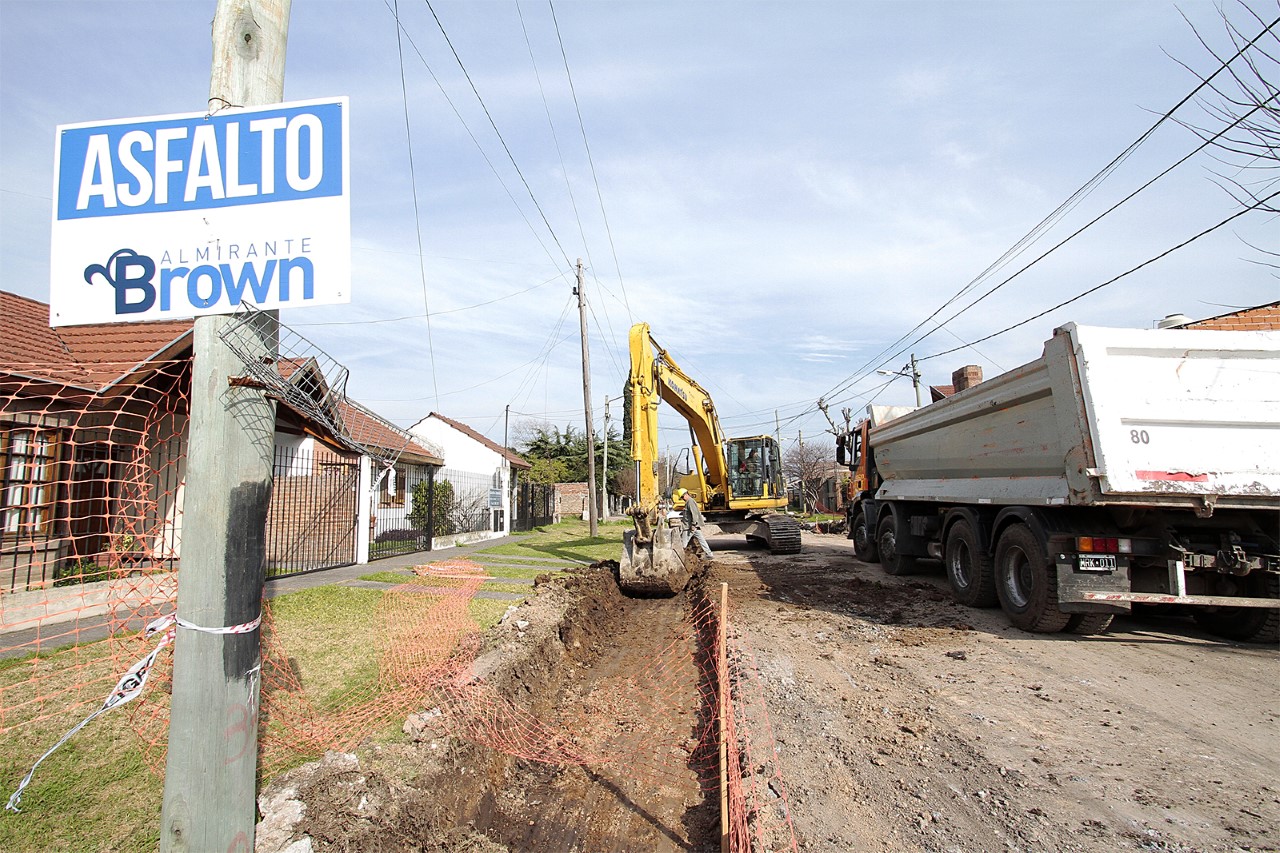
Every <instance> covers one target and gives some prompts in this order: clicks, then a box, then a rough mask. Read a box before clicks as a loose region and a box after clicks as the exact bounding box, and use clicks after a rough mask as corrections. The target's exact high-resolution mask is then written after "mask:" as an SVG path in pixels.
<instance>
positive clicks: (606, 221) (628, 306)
mask: <svg viewBox="0 0 1280 853" xmlns="http://www.w3.org/2000/svg"><path fill="white" fill-rule="evenodd" d="M547 6H548V8H550V9H551V21H552V23H553V24H554V25H555V28H556V41H558V42H559V43H560V56H561V58H562V59H563V60H564V76H565V77H566V78H567V79H568V81H569V94H570V95H572V96H573V109H574V111H575V112H576V113H577V116H578V130H579V131H580V132H581V134H582V147H583V148H585V149H586V152H587V163H588V165H590V167H591V180H592V182H593V183H594V184H595V187H596V199H597V201H598V202H599V203H600V218H601V219H603V220H604V231H605V234H606V235H608V237H609V251H610V252H612V253H613V266H614V269H615V270H616V271H617V273H618V286H619V287H620V288H622V304H623V306H624V307H625V308H626V309H627V323H628V324H633V323H635V318H634V316H633V315H632V313H631V302H630V300H628V299H627V285H626V282H625V281H624V280H623V278H622V265H621V264H620V263H619V262H618V248H617V246H616V245H615V244H614V242H613V229H611V228H610V227H609V214H608V213H606V212H605V209H604V194H603V193H602V192H601V191H600V178H599V177H598V176H597V175H596V161H595V158H594V157H592V156H591V145H590V143H588V142H587V127H586V124H585V123H584V122H583V120H582V107H581V105H579V103H578V90H577V89H576V88H574V85H573V74H572V73H571V72H570V71H569V55H568V53H566V51H565V48H564V38H563V36H562V35H561V34H560V21H559V19H558V18H557V17H556V7H555V4H554V3H553V2H552V0H547Z"/></svg>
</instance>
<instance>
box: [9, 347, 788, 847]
mask: <svg viewBox="0 0 1280 853" xmlns="http://www.w3.org/2000/svg"><path fill="white" fill-rule="evenodd" d="M188 400H189V362H188V361H187V360H186V359H178V360H173V361H149V362H142V363H138V362H128V363H120V364H107V363H103V362H96V363H95V364H94V365H93V366H92V369H91V370H90V369H87V368H76V367H67V366H66V365H40V364H28V365H21V366H17V367H15V366H13V365H10V366H9V367H8V368H7V372H4V371H0V465H2V466H3V468H2V469H0V471H2V473H3V480H2V481H0V532H2V533H3V539H2V541H0V743H3V746H4V749H3V752H4V754H5V758H4V761H3V764H0V767H2V768H3V778H0V784H3V785H4V787H5V788H6V789H7V790H9V791H12V790H13V787H14V786H15V785H16V783H17V781H18V778H19V777H20V776H21V775H22V773H23V772H25V771H26V770H27V769H29V768H30V767H31V765H32V763H33V762H34V761H35V760H36V759H38V758H40V756H41V755H42V754H44V753H45V751H46V750H48V749H49V747H50V746H52V745H53V744H54V743H55V742H56V741H57V740H58V738H59V737H60V736H61V735H63V734H65V733H66V732H67V731H69V730H70V729H71V728H72V727H73V726H74V725H75V724H77V723H78V722H80V721H82V720H84V719H85V717H86V716H87V715H88V714H90V713H91V712H93V711H95V710H97V709H99V708H101V707H102V705H103V702H104V699H106V697H107V696H108V695H109V694H110V693H111V692H112V690H113V689H114V688H115V687H116V685H117V683H118V681H119V680H120V678H121V676H122V674H124V673H125V672H126V671H127V670H128V669H129V668H130V667H131V666H132V665H134V664H135V663H136V662H138V661H139V660H140V659H142V658H144V657H145V656H146V655H148V653H150V652H151V651H153V650H154V649H155V648H156V647H157V645H158V643H160V642H161V638H160V637H156V636H151V637H148V636H145V635H144V633H143V629H144V628H145V626H146V625H147V624H149V623H151V622H152V621H153V620H156V619H157V618H159V617H161V616H167V615H171V614H173V612H174V609H175V602H176V594H177V577H178V568H179V566H180V563H181V555H182V527H183V511H182V502H183V493H184V485H185V482H184V481H185V474H186V469H185V459H186V443H187V440H188V439H187V436H188V433H187V413H188ZM192 523H194V522H192ZM486 578H487V575H485V574H484V572H483V571H482V570H481V569H480V568H479V567H478V566H476V565H475V564H473V563H468V562H466V561H458V560H454V561H447V562H443V563H436V564H434V565H432V566H427V567H423V568H420V569H418V570H417V575H416V576H415V577H412V578H410V579H408V581H407V582H405V583H402V584H398V585H396V586H394V587H390V588H388V587H386V586H385V585H383V586H379V587H377V588H369V589H361V588H359V587H348V586H344V587H331V588H328V589H331V590H334V589H336V590H339V592H338V593H337V594H335V596H334V597H333V598H332V600H329V599H325V600H323V601H317V600H311V599H306V598H303V600H302V603H301V604H297V605H291V604H289V603H288V602H284V601H281V602H279V603H278V604H274V603H273V604H272V605H270V606H267V607H266V608H265V615H264V620H263V623H262V625H263V627H262V638H263V646H262V648H263V652H262V669H261V684H262V690H261V710H262V715H261V717H262V723H261V728H260V739H259V749H260V768H261V774H262V776H263V777H264V778H265V777H269V776H270V775H272V774H274V773H275V772H277V771H278V770H280V769H282V768H284V767H286V766H289V765H291V764H296V763H297V762H298V761H299V760H300V759H301V758H302V757H305V756H312V755H317V754H319V753H321V752H322V751H324V750H326V749H342V750H350V749H352V748H353V747H355V746H356V745H357V744H359V743H361V742H362V741H364V740H366V739H367V738H369V737H370V736H374V735H378V734H380V733H386V732H390V731H394V730H398V729H399V728H400V727H401V726H402V725H404V722H405V720H406V718H409V717H411V716H412V717H413V718H414V719H416V720H417V722H418V724H419V725H425V726H428V727H431V728H433V729H438V730H439V731H441V732H445V733H449V734H453V735H455V736H458V737H461V738H464V739H467V740H469V741H472V742H475V743H478V744H481V745H484V746H487V747H490V748H492V749H494V750H496V751H498V752H501V753H504V754H507V755H511V756H515V757H518V758H521V759H526V760H531V761H537V762H543V763H546V764H554V765H563V766H583V767H587V768H589V769H590V771H591V772H592V773H593V774H597V775H598V777H599V778H600V779H601V780H603V783H604V784H606V785H608V786H610V787H611V788H613V789H615V790H617V791H619V792H621V794H622V795H623V796H628V797H631V796H634V797H637V798H638V797H640V796H641V794H643V793H646V792H651V791H658V792H660V793H662V794H663V795H664V796H666V797H667V798H668V800H669V801H670V802H671V803H673V804H675V806H677V807H682V805H683V803H684V802H686V801H687V800H688V798H689V797H690V796H692V797H693V798H694V799H696V798H697V797H699V796H702V797H707V798H712V799H714V797H715V796H716V794H717V793H718V789H719V773H718V760H717V757H718V753H717V743H718V742H717V738H718V736H719V732H718V731H717V729H718V725H717V714H718V708H717V706H716V703H717V684H718V680H719V678H720V677H721V674H720V673H718V672H717V671H716V649H715V637H716V628H717V620H718V619H719V615H718V613H717V612H716V610H715V608H713V607H712V606H711V605H710V604H709V603H708V602H706V601H702V600H698V601H695V602H694V603H693V604H691V605H689V607H688V608H687V609H686V610H684V611H682V612H674V611H671V608H669V607H668V608H667V609H666V610H665V611H664V610H663V609H662V607H663V605H661V604H660V603H653V602H641V603H638V604H636V605H635V606H637V607H641V608H646V607H652V608H653V612H652V613H650V614H648V615H646V614H644V613H642V614H641V616H640V617H639V621H638V622H637V624H636V625H634V626H632V627H631V628H629V629H625V636H623V635H619V636H616V637H610V640H611V642H610V643H606V644H605V645H606V646H610V647H608V648H605V649H604V651H602V652H601V653H600V654H599V655H598V656H597V657H595V658H591V659H588V658H587V657H582V658H581V659H580V660H578V661H577V662H571V663H569V664H567V665H566V666H567V667H568V672H567V675H565V676H564V677H563V683H562V684H561V685H560V686H559V696H560V699H559V701H558V702H557V703H555V704H554V705H553V706H551V707H547V706H545V705H531V704H529V703H528V702H526V701H524V700H525V698H526V697H524V696H523V695H522V693H521V691H520V690H519V689H510V688H511V687H512V686H511V685H495V684H493V683H491V682H490V681H489V680H487V679H486V678H485V677H483V676H484V675H485V674H486V673H484V672H482V670H484V661H483V660H478V657H479V656H480V655H481V652H482V631H481V629H480V627H479V624H478V623H477V621H476V619H475V618H474V616H473V614H472V607H473V603H474V602H475V601H476V594H477V592H478V591H479V590H480V589H481V587H482V585H483V584H484V582H485V580H486ZM301 596H302V594H300V597H301ZM287 598H293V596H289V597H287ZM335 602H336V606H340V607H343V608H347V609H345V610H343V611H342V614H341V615H342V616H343V617H344V618H343V619H342V620H341V624H343V625H344V626H345V627H344V630H343V631H342V632H335V631H332V630H326V627H327V626H326V623H325V621H324V615H325V614H324V612H323V610H321V612H320V613H319V615H318V616H317V613H316V612H314V610H315V608H323V607H328V606H335ZM291 608H292V609H291ZM309 608H310V609H309ZM299 612H301V613H303V614H305V615H306V616H307V617H308V618H306V619H300V618H298V614H299ZM672 613H674V615H672ZM353 616H355V617H358V618H354V619H353V618H351V617H353ZM623 630H624V629H623V628H621V627H620V628H619V631H623ZM175 642H177V643H180V642H182V632H181V631H179V632H178V634H177V639H176V641H175ZM304 653H305V655H306V656H307V663H306V666H305V667H303V668H301V669H305V670H306V674H305V675H304V674H303V673H302V671H301V669H300V667H299V664H298V661H299V658H300V656H301V655H303V654H304ZM570 654H571V656H572V653H571V652H570ZM172 659H173V658H172V654H171V653H170V650H169V649H164V650H163V651H161V653H160V654H159V655H158V657H157V659H156V661H155V664H154V666H153V668H152V669H151V673H150V681H149V682H148V683H147V684H146V686H145V689H144V690H143V691H142V693H141V695H140V697H139V698H138V699H137V700H135V701H132V702H129V703H128V704H127V705H125V706H124V707H123V710H112V711H110V713H112V714H125V715H127V716H128V717H129V719H130V721H131V724H132V727H133V728H134V730H135V731H136V732H137V734H138V735H139V736H140V739H141V741H140V742H141V745H142V750H143V753H144V756H145V757H146V759H147V763H148V764H149V765H150V766H151V767H152V768H153V769H155V770H156V771H161V770H162V769H163V765H164V755H165V750H166V748H167V736H168V733H167V728H168V717H169V692H168V691H169V689H170V685H171V683H172V671H171V667H172ZM751 660H752V659H751V657H750V655H749V654H747V653H745V652H742V651H741V650H735V651H733V652H732V653H731V655H730V661H731V672H730V673H729V677H730V684H731V695H732V698H733V719H732V722H731V724H730V727H729V732H728V734H729V738H730V743H731V744H732V748H731V749H730V756H731V772H730V782H731V787H730V792H731V796H730V802H731V807H732V808H733V810H734V811H733V814H734V818H733V823H732V825H733V826H734V827H735V830H734V832H735V835H734V839H735V846H734V849H742V850H747V849H760V850H764V849H771V850H772V849H780V846H781V847H785V846H786V845H787V844H790V846H792V847H794V846H795V845H794V833H792V832H791V830H790V821H789V815H787V814H786V806H785V795H784V794H783V795H779V794H777V792H778V791H780V790H783V789H782V787H781V777H780V775H779V771H778V767H777V762H776V761H775V760H772V759H771V758H770V757H769V756H772V750H773V746H772V739H771V736H770V734H769V731H768V723H767V716H766V715H764V713H763V711H764V702H763V696H762V695H761V694H760V693H759V690H760V688H759V676H758V674H756V673H755V671H754V667H753V665H752V663H751ZM587 668H590V672H589V673H588V672H587V671H586V670H587ZM536 674H537V673H533V675H536ZM588 675H589V676H590V677H586V676H588ZM92 731H93V728H92V726H90V727H88V728H86V730H85V731H83V732H81V733H79V734H77V735H76V737H88V736H90V735H91V732H92ZM779 796H781V797H782V800H781V805H779V804H778V802H776V801H777V800H778V798H779Z"/></svg>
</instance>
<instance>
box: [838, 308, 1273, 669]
mask: <svg viewBox="0 0 1280 853" xmlns="http://www.w3.org/2000/svg"><path fill="white" fill-rule="evenodd" d="M837 457H838V460H839V461H840V462H841V463H842V464H846V465H848V466H849V468H850V471H851V473H852V476H851V478H850V484H849V495H848V497H849V502H848V504H847V513H848V519H849V536H850V538H852V539H853V540H854V548H855V551H856V553H857V555H858V557H859V558H860V559H862V560H865V561H868V562H875V561H879V562H880V564H881V565H882V566H883V567H884V569H885V571H887V572H889V573H890V574H895V575H896V574H904V573H907V572H910V571H913V570H914V568H915V566H916V561H917V560H918V559H920V558H933V559H938V560H941V561H942V562H943V564H944V566H945V568H946V573H947V578H948V581H949V583H950V585H951V589H952V593H953V595H954V596H955V598H956V600H957V601H960V602H962V603H964V604H968V605H973V606H978V607H982V606H993V605H995V604H997V603H999V605H1000V606H1001V607H1002V608H1003V609H1004V611H1005V612H1006V613H1007V614H1008V616H1009V619H1010V621H1011V622H1012V623H1013V624H1014V625H1015V626H1017V627H1019V628H1022V629H1025V630H1029V631H1044V632H1048V631H1070V632H1074V633H1081V634H1086V633H1096V632H1100V631H1104V630H1106V628H1107V627H1108V625H1109V624H1110V622H1111V619H1112V616H1113V615H1114V614H1117V613H1126V612H1128V611H1129V610H1130V609H1131V607H1132V606H1133V605H1134V604H1135V603H1138V604H1159V605H1189V606H1192V607H1193V609H1192V611H1191V612H1192V613H1193V615H1194V617H1195V618H1196V620H1197V621H1198V622H1199V623H1200V625H1201V626H1202V627H1203V628H1205V629H1206V630H1208V631H1211V632H1212V633H1214V634H1216V635H1218V636H1223V637H1227V638H1230V639H1235V640H1244V641H1251V642H1271V643H1274V642H1277V640H1278V638H1280V332H1220V331H1206V330H1188V329H1152V330H1146V329H1111V328H1099V327H1089V326H1078V325H1075V324H1068V325H1066V326H1063V327H1061V328H1059V329H1056V330H1055V332H1054V336H1053V337H1052V338H1050V339H1049V340H1048V341H1046V342H1045V345H1044V354H1043V355H1042V356H1041V357H1040V358H1038V359H1036V360H1035V361H1032V362H1030V363H1029V364H1026V365H1023V366H1022V367H1019V368H1017V369H1015V370H1011V371H1009V372H1008V373H1004V374H1002V375H1000V376H997V377H995V378H993V379H990V380H988V381H986V382H980V383H979V384H977V385H975V386H974V387H972V388H968V389H966V390H963V391H960V392H958V393H956V394H955V395H953V396H951V397H948V398H945V399H942V400H940V401H938V402H935V403H933V404H932V405H928V406H924V407H921V408H917V409H911V408H906V407H882V406H871V407H869V409H868V417H867V418H866V419H865V420H863V421H862V422H861V423H859V424H857V425H856V426H853V427H851V428H850V429H849V430H848V432H847V433H846V434H845V435H843V436H840V437H839V440H838V441H837Z"/></svg>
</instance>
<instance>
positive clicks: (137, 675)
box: [5, 617, 173, 812]
mask: <svg viewBox="0 0 1280 853" xmlns="http://www.w3.org/2000/svg"><path fill="white" fill-rule="evenodd" d="M168 618H171V617H161V618H160V619H157V620H155V621H154V622H152V623H151V624H150V625H148V626H147V629H146V631H145V632H144V633H145V635H146V636H148V637H150V636H152V635H153V634H157V633H159V632H160V631H165V629H166V628H169V627H170V626H171V625H172V623H168V624H161V623H163V622H164V620H165V619H168ZM171 642H173V631H172V630H168V631H165V634H164V636H162V637H161V638H160V643H159V644H158V645H157V646H156V647H155V648H154V649H152V650H151V651H150V652H149V653H148V654H147V655H145V656H144V657H142V658H141V659H140V660H138V661H137V662H136V663H135V664H134V665H133V666H131V667H129V671H128V672H126V673H125V674H124V675H122V676H120V680H119V681H117V682H116V686H115V689H114V690H112V691H111V693H110V695H108V696H107V700H106V701H105V702H103V703H102V707H101V708H99V709H98V710H96V711H94V712H93V713H92V714H90V715H89V716H87V717H85V718H84V719H83V720H81V721H80V722H79V723H77V724H76V725H75V726H73V727H72V728H71V730H70V731H69V732H67V733H66V734H65V735H63V736H62V738H61V739H60V740H59V741H58V742H57V743H55V744H54V745H53V746H51V747H49V751H48V752H46V753H45V754H44V755H42V756H40V758H39V759H37V760H36V763H35V764H33V765H31V769H30V770H28V771H27V775H26V776H23V777H22V781H21V782H19V783H18V790H16V791H14V792H13V796H11V797H9V802H8V803H7V804H6V805H5V808H6V809H7V810H9V811H12V812H16V811H18V810H19V809H18V803H20V802H21V801H22V792H23V790H24V789H25V788H26V787H27V785H29V784H30V783H31V777H32V776H34V775H35V773H36V768H37V767H39V766H40V764H41V762H43V761H44V760H45V759H46V758H48V757H49V756H50V755H53V753H54V752H55V751H56V750H57V749H58V747H60V746H62V745H63V744H64V743H66V742H67V741H69V740H70V739H71V737H72V735H74V734H75V733H76V732H78V731H80V730H81V729H83V728H84V727H85V726H87V725H88V724H89V723H90V722H91V721H92V720H94V719H95V718H96V717H97V716H98V715H99V714H104V713H106V712H107V711H110V710H111V709H112V708H115V707H118V706H120V705H123V704H124V703H126V702H129V701H132V700H134V699H137V698H138V696H140V695H141V694H142V688H144V687H146V686H147V676H148V675H150V674H151V668H152V667H153V666H155V663H156V658H157V657H159V656H160V652H161V650H162V649H164V647H165V646H167V645H169V643H171Z"/></svg>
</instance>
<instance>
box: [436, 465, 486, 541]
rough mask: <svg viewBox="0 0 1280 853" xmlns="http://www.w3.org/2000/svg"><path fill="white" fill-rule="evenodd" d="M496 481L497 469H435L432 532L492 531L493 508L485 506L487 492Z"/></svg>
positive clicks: (440, 533) (447, 533)
mask: <svg viewBox="0 0 1280 853" xmlns="http://www.w3.org/2000/svg"><path fill="white" fill-rule="evenodd" d="M500 483H501V480H500V477H499V475H498V473H497V472H494V473H492V474H479V473H476V472H474V471H459V470H458V469H456V468H441V469H440V470H439V471H437V472H436V505H435V525H436V531H435V535H436V536H447V535H450V534H456V533H478V532H480V531H490V530H492V529H493V516H494V512H495V510H493V509H490V507H489V494H490V492H491V491H492V490H493V489H496V488H499V486H500Z"/></svg>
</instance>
